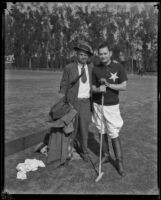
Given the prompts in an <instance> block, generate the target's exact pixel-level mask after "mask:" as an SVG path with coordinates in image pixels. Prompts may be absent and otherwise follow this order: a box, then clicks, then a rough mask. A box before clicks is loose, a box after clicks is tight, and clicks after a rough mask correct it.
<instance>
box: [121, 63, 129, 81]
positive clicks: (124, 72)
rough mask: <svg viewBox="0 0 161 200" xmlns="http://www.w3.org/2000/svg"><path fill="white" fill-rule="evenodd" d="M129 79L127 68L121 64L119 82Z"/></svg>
mask: <svg viewBox="0 0 161 200" xmlns="http://www.w3.org/2000/svg"><path fill="white" fill-rule="evenodd" d="M127 80H128V77H127V73H126V70H125V69H124V67H123V66H122V65H121V64H120V71H119V83H122V82H124V81H127Z"/></svg>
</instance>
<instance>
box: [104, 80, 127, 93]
mask: <svg viewBox="0 0 161 200" xmlns="http://www.w3.org/2000/svg"><path fill="white" fill-rule="evenodd" d="M105 85H106V87H109V88H111V89H113V90H117V91H125V90H126V85H127V81H123V82H122V83H119V84H110V83H106V84H105Z"/></svg>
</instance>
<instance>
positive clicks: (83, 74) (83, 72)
mask: <svg viewBox="0 0 161 200" xmlns="http://www.w3.org/2000/svg"><path fill="white" fill-rule="evenodd" d="M81 74H82V77H81V80H82V82H83V83H85V82H86V81H87V76H86V70H85V68H84V65H83V66H82V68H81Z"/></svg>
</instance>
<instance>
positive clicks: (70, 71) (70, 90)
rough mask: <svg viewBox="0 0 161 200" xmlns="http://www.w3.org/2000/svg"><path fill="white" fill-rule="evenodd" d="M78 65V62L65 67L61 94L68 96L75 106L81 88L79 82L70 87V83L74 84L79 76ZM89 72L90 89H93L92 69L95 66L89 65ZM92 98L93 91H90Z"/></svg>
mask: <svg viewBox="0 0 161 200" xmlns="http://www.w3.org/2000/svg"><path fill="white" fill-rule="evenodd" d="M77 65H78V64H77V63H76V62H73V63H70V64H68V65H66V66H65V68H64V73H63V76H62V80H61V83H60V93H63V94H65V95H66V96H67V100H68V101H69V102H70V103H71V104H72V105H73V104H74V102H75V100H76V98H77V96H78V88H79V80H78V81H77V82H76V83H75V84H74V85H73V86H72V87H70V83H71V82H73V81H74V80H75V79H76V78H77V77H78V76H79V73H78V66H77ZM87 66H88V72H89V82H90V88H92V68H93V64H92V63H90V64H87ZM90 96H91V97H92V89H90Z"/></svg>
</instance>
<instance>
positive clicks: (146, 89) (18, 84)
mask: <svg viewBox="0 0 161 200" xmlns="http://www.w3.org/2000/svg"><path fill="white" fill-rule="evenodd" d="M5 74H6V77H5V80H6V81H5V140H6V141H11V140H13V139H15V138H18V137H21V136H24V135H28V134H31V133H34V132H38V131H40V130H42V129H45V128H47V127H48V125H47V123H46V121H47V119H48V111H49V109H50V107H51V105H52V104H53V103H54V102H56V101H57V100H58V99H59V95H58V89H59V83H60V78H61V73H56V72H38V71H34V72H31V71H6V73H5ZM128 78H129V80H128V87H127V91H124V92H121V93H120V109H121V114H122V117H123V119H124V126H123V128H122V130H121V132H120V137H121V140H122V147H123V152H124V163H125V168H126V172H127V175H126V177H124V178H120V176H119V175H118V173H117V171H116V169H115V168H114V167H113V165H111V164H110V163H108V164H105V165H103V171H104V173H105V174H104V176H103V178H102V179H101V181H100V182H98V183H97V184H96V183H95V182H94V180H95V178H96V175H95V172H94V170H93V169H92V167H91V165H90V164H86V163H84V162H83V161H82V160H79V161H72V162H70V163H69V165H67V166H66V167H62V168H59V169H56V170H53V168H52V164H51V165H48V166H46V168H45V169H44V168H42V169H39V170H38V171H36V172H30V173H29V174H28V179H27V180H24V181H21V180H17V179H16V165H17V164H18V163H20V162H24V159H26V158H34V157H35V156H37V158H40V159H44V158H43V157H41V155H35V154H34V153H33V148H34V147H31V148H30V149H27V150H25V151H23V152H19V153H17V154H14V155H11V156H8V157H7V158H6V159H5V188H6V190H7V191H9V193H34V194H145V195H146V194H147V195H150V194H158V187H157V170H158V169H157V77H154V76H143V77H139V76H137V75H129V76H128ZM97 141H98V140H97V135H96V134H95V133H92V132H91V133H90V138H89V148H90V150H91V152H93V154H94V155H95V156H97V155H98V151H99V146H98V142H97ZM110 147H111V146H110ZM111 154H112V156H113V151H112V149H111Z"/></svg>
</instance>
